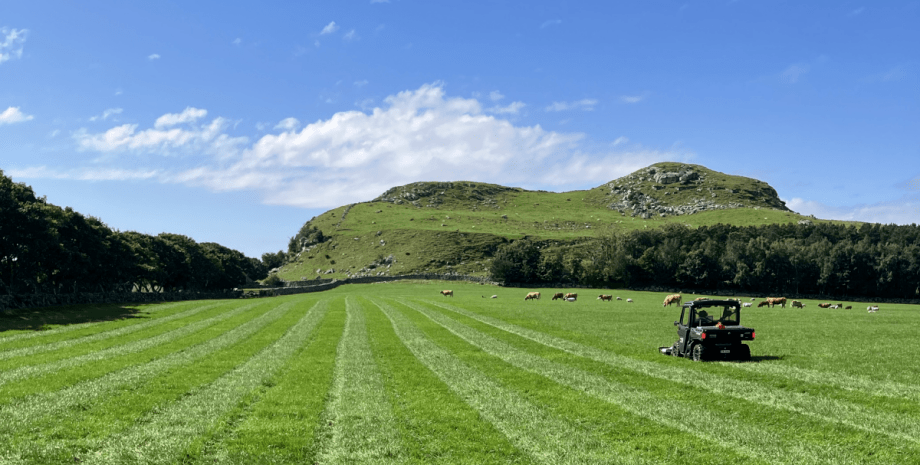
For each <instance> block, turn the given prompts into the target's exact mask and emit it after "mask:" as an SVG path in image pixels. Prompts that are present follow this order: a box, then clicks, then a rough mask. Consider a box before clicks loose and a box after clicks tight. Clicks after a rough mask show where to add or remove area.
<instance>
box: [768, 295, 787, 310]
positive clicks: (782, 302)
mask: <svg viewBox="0 0 920 465" xmlns="http://www.w3.org/2000/svg"><path fill="white" fill-rule="evenodd" d="M776 304H779V306H780V307H783V308H786V298H785V297H777V298H775V299H773V305H776ZM773 305H771V307H772V306H773Z"/></svg>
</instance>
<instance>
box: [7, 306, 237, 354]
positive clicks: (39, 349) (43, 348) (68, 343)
mask: <svg viewBox="0 0 920 465" xmlns="http://www.w3.org/2000/svg"><path fill="white" fill-rule="evenodd" d="M220 305H221V304H220V303H215V304H211V305H202V306H200V307H193V308H190V309H188V310H185V311H183V312H179V313H175V314H172V315H169V316H165V317H162V318H155V319H151V320H147V321H144V322H142V323H137V324H133V325H129V326H122V327H120V328H116V329H112V330H109V331H104V332H100V333H96V334H91V335H87V336H83V337H78V338H75V339H66V340H63V341H55V342H49V343H47V344H38V345H33V346H29V347H21V348H18V349H10V350H4V351H2V352H0V360H7V359H11V358H15V357H26V356H29V355H35V354H40V353H43V352H50V351H53V350H59V349H64V348H67V347H73V346H75V345H79V344H85V343H89V342H97V341H103V340H106V339H111V338H114V337H118V336H125V335H128V334H131V333H135V332H138V331H141V330H144V329H148V328H153V327H156V326H159V325H161V324H163V323H168V322H170V321H175V320H180V319H183V318H187V317H191V316H194V315H197V314H199V313H201V312H204V311H206V310H210V309H212V308H214V307H218V306H220ZM224 305H226V304H224Z"/></svg>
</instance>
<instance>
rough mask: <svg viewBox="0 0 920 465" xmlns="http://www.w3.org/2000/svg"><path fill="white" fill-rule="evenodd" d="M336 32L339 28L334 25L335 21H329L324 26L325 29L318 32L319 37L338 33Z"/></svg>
mask: <svg viewBox="0 0 920 465" xmlns="http://www.w3.org/2000/svg"><path fill="white" fill-rule="evenodd" d="M338 30H339V26H338V25H337V24H335V21H331V22H329V24H327V25H326V27H324V28H323V30H322V31H320V33H319V35H326V34H332V33H333V32H335V31H338Z"/></svg>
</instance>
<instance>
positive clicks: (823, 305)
mask: <svg viewBox="0 0 920 465" xmlns="http://www.w3.org/2000/svg"><path fill="white" fill-rule="evenodd" d="M818 306H819V307H821V308H831V304H829V303H827V302H825V303H821V304H818Z"/></svg>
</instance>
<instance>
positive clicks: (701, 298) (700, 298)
mask: <svg viewBox="0 0 920 465" xmlns="http://www.w3.org/2000/svg"><path fill="white" fill-rule="evenodd" d="M693 300H694V301H696V300H709V297H697V298H695V299H693Z"/></svg>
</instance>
